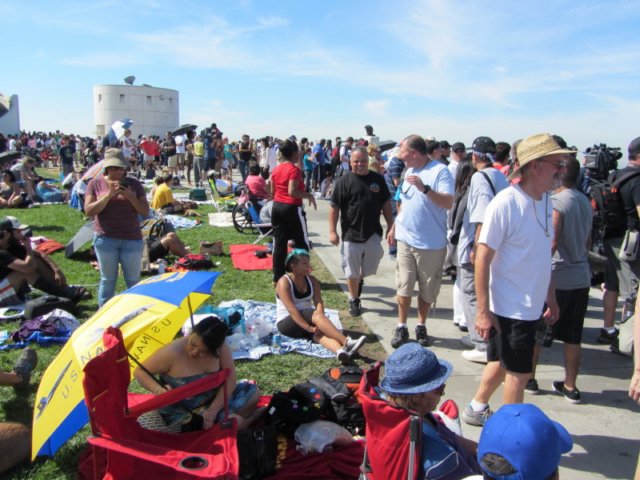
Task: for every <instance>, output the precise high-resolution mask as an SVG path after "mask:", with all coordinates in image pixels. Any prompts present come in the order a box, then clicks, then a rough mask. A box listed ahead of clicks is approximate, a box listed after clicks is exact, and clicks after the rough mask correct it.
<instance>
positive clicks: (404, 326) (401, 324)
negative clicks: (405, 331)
mask: <svg viewBox="0 0 640 480" xmlns="http://www.w3.org/2000/svg"><path fill="white" fill-rule="evenodd" d="M398 328H407V325H406V324H404V323H399V324H398Z"/></svg>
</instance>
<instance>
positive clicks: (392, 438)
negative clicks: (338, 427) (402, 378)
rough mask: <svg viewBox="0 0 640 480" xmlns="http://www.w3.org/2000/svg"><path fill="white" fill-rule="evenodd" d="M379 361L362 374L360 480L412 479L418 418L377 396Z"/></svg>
mask: <svg viewBox="0 0 640 480" xmlns="http://www.w3.org/2000/svg"><path fill="white" fill-rule="evenodd" d="M379 375H380V363H379V362H378V363H377V364H376V365H375V366H374V367H373V368H372V369H371V370H369V371H368V372H366V373H365V374H364V375H363V376H362V380H361V381H360V387H359V389H358V391H359V394H360V401H361V402H362V409H363V411H364V417H365V419H366V421H367V424H366V433H365V436H366V438H367V446H366V448H365V452H364V460H363V462H362V466H361V475H360V479H361V480H387V479H392V478H393V479H398V480H402V479H407V480H415V479H416V478H417V476H418V473H419V471H420V449H421V437H422V419H421V417H420V415H418V414H412V412H410V411H408V410H405V409H404V408H400V407H395V406H393V405H390V404H389V403H387V402H386V401H385V400H383V399H382V398H380V396H379V395H378V393H377V392H376V390H375V387H377V386H378V379H379Z"/></svg>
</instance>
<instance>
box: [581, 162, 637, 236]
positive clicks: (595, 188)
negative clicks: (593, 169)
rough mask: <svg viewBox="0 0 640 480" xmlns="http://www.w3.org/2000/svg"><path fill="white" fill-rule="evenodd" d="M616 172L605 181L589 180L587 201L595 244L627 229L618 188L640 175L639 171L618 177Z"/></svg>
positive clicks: (625, 214)
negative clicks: (589, 206) (590, 212)
mask: <svg viewBox="0 0 640 480" xmlns="http://www.w3.org/2000/svg"><path fill="white" fill-rule="evenodd" d="M618 173H619V171H618V170H616V171H614V172H612V173H611V175H609V178H607V180H606V181H603V180H597V179H594V178H591V179H590V182H589V183H590V185H589V199H590V200H591V208H593V214H594V217H593V236H594V239H596V242H599V241H601V240H602V239H603V238H607V237H609V236H613V235H617V234H618V233H620V234H622V233H624V231H625V230H627V228H629V227H634V226H633V225H629V224H628V218H627V212H626V211H625V209H624V203H623V202H622V197H621V196H620V187H621V186H622V184H623V183H625V182H626V181H627V180H630V179H631V178H633V177H635V176H637V175H640V171H637V172H629V173H627V174H625V175H621V176H618Z"/></svg>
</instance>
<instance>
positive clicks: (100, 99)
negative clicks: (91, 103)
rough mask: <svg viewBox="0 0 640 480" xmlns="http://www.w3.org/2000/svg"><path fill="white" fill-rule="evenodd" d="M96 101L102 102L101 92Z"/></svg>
mask: <svg viewBox="0 0 640 480" xmlns="http://www.w3.org/2000/svg"><path fill="white" fill-rule="evenodd" d="M98 103H102V94H101V93H99V94H98Z"/></svg>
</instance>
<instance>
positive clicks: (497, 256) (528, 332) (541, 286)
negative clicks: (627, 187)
mask: <svg viewBox="0 0 640 480" xmlns="http://www.w3.org/2000/svg"><path fill="white" fill-rule="evenodd" d="M517 153H518V159H519V161H520V169H519V170H518V172H517V175H519V176H520V177H521V181H520V183H519V184H518V185H514V186H511V187H509V188H506V189H504V190H503V191H501V192H500V193H498V194H497V195H496V197H495V198H494V199H493V201H492V202H491V203H490V204H489V206H488V207H487V211H486V214H485V217H484V222H483V224H482V230H481V232H480V236H479V237H478V241H477V250H476V255H475V284H476V295H477V311H476V319H475V328H476V331H477V333H478V335H479V336H480V337H482V338H483V339H484V340H487V341H488V346H487V361H488V363H487V365H486V367H485V369H484V372H483V374H482V379H481V381H480V386H479V387H478V390H477V391H476V394H475V396H474V398H473V400H472V401H471V403H470V404H469V405H467V406H466V407H465V409H464V411H463V413H462V419H463V420H464V421H465V422H466V423H468V424H470V425H478V426H482V425H484V423H485V422H486V420H487V419H488V418H489V417H490V416H491V414H492V411H491V409H490V408H489V400H490V398H491V395H492V394H493V393H494V392H495V391H496V390H497V389H498V387H499V386H500V384H501V383H502V381H503V380H504V391H503V398H502V399H503V403H505V404H507V403H522V401H523V398H524V389H525V386H526V384H527V382H528V380H529V378H530V377H531V372H532V370H533V348H534V345H535V334H536V330H537V328H538V322H539V321H540V320H539V319H540V314H541V313H542V310H543V306H544V303H545V299H546V302H547V308H546V310H545V311H544V314H543V317H544V321H545V322H546V323H547V324H553V323H555V322H556V321H557V319H558V314H559V311H558V304H557V302H556V298H555V289H554V288H553V285H552V284H551V282H550V281H551V240H552V238H553V221H552V212H553V207H552V205H551V200H550V199H549V193H548V192H549V191H550V190H552V189H554V188H555V187H557V186H558V185H559V184H560V174H561V173H562V172H563V171H564V170H565V161H564V159H565V157H566V155H569V154H572V153H575V152H574V151H573V150H567V149H563V148H561V147H560V146H559V145H558V143H557V142H556V140H555V139H554V138H553V137H552V136H551V135H549V134H547V133H543V134H538V135H533V136H531V137H528V138H526V139H525V140H523V141H522V142H521V143H520V145H518V152H517Z"/></svg>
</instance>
